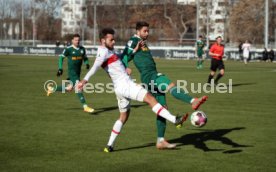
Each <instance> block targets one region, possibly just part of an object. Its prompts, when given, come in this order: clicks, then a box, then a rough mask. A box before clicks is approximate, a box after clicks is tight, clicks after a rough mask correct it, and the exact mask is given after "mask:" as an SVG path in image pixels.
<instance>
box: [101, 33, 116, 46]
mask: <svg viewBox="0 0 276 172" xmlns="http://www.w3.org/2000/svg"><path fill="white" fill-rule="evenodd" d="M102 43H103V44H104V45H105V47H106V48H108V49H109V50H113V49H114V44H115V39H114V35H112V34H107V35H106V36H105V39H102Z"/></svg>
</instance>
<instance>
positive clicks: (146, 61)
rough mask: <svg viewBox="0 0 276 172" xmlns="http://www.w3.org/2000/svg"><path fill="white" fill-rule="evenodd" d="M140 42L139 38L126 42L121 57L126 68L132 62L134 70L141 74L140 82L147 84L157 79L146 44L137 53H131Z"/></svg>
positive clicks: (154, 65)
mask: <svg viewBox="0 0 276 172" xmlns="http://www.w3.org/2000/svg"><path fill="white" fill-rule="evenodd" d="M140 40H142V39H141V38H140V37H139V36H137V35H134V36H132V37H131V38H130V40H129V41H128V43H127V45H126V47H125V49H124V51H123V54H122V56H121V57H122V61H123V63H124V65H125V66H126V67H128V62H129V61H131V60H133V62H134V64H135V66H136V68H137V69H138V70H139V72H140V74H141V81H142V82H143V83H145V84H149V83H150V81H151V80H155V78H156V77H157V69H156V64H155V62H154V60H153V57H152V55H151V52H150V49H149V47H148V46H147V44H145V46H144V47H142V48H140V49H139V50H138V51H137V52H133V49H134V48H135V47H136V45H137V44H138V42H139V41H140Z"/></svg>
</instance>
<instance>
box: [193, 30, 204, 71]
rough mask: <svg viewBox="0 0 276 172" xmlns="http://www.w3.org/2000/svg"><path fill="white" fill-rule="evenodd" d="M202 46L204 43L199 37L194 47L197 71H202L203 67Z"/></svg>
mask: <svg viewBox="0 0 276 172" xmlns="http://www.w3.org/2000/svg"><path fill="white" fill-rule="evenodd" d="M204 46H205V43H204V42H203V40H202V36H201V35H200V36H199V37H198V40H197V41H196V46H195V54H196V56H197V63H196V68H197V69H202V67H203V57H202V56H203V54H204Z"/></svg>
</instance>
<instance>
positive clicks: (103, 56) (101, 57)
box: [84, 49, 108, 81]
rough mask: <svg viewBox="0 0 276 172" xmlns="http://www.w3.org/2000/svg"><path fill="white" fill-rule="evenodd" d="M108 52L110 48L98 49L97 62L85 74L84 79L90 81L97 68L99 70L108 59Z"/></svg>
mask: <svg viewBox="0 0 276 172" xmlns="http://www.w3.org/2000/svg"><path fill="white" fill-rule="evenodd" d="M107 54H108V50H106V49H102V50H98V54H97V57H96V59H95V62H94V64H93V66H92V68H91V69H90V70H89V72H88V73H87V74H86V75H85V77H84V80H86V81H88V80H89V79H90V77H91V76H93V75H94V74H95V73H96V72H97V70H99V68H100V67H101V66H102V64H103V63H104V62H105V61H106V60H107Z"/></svg>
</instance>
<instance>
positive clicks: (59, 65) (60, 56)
mask: <svg viewBox="0 0 276 172" xmlns="http://www.w3.org/2000/svg"><path fill="white" fill-rule="evenodd" d="M64 58H65V57H64V56H63V54H60V55H59V58H58V69H62V68H63V60H64Z"/></svg>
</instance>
